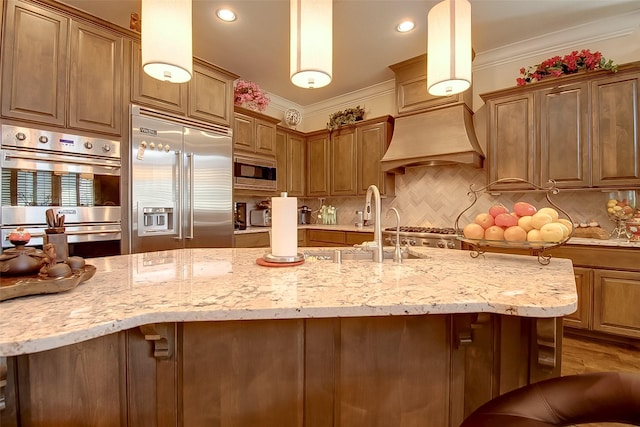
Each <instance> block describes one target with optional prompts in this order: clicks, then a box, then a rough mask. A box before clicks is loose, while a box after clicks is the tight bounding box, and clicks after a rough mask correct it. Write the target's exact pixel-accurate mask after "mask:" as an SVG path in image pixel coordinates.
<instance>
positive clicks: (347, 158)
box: [329, 126, 359, 196]
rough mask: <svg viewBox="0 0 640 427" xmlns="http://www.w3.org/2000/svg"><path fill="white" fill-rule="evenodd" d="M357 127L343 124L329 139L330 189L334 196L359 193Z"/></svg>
mask: <svg viewBox="0 0 640 427" xmlns="http://www.w3.org/2000/svg"><path fill="white" fill-rule="evenodd" d="M356 133H357V129H356V128H355V127H354V126H343V127H340V128H338V129H336V130H334V131H333V132H331V137H330V139H329V159H330V161H329V167H330V178H329V183H330V190H329V194H330V195H332V196H355V195H356V194H357V193H358V183H357V180H358V169H357V168H358V157H359V156H358V144H357V141H356Z"/></svg>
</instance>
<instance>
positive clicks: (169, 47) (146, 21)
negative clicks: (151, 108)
mask: <svg viewBox="0 0 640 427" xmlns="http://www.w3.org/2000/svg"><path fill="white" fill-rule="evenodd" d="M142 21H143V23H142V68H143V69H144V71H145V73H147V74H148V75H150V76H151V77H153V78H156V79H158V80H163V81H168V82H172V83H184V82H187V81H189V80H190V79H191V75H192V74H193V57H192V42H191V38H192V35H191V0H142Z"/></svg>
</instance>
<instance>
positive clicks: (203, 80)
mask: <svg viewBox="0 0 640 427" xmlns="http://www.w3.org/2000/svg"><path fill="white" fill-rule="evenodd" d="M235 77H236V76H235V75H232V74H230V73H228V72H226V71H224V70H222V69H220V68H218V67H216V66H214V65H212V64H204V63H199V62H197V61H195V60H194V64H193V77H192V78H191V80H190V81H189V109H188V113H187V114H188V116H189V117H192V118H194V119H198V120H203V121H205V122H209V123H216V124H219V125H223V126H231V117H232V116H233V80H234V78H235ZM258 134H259V135H260V136H262V135H261V134H260V132H259V133H258ZM269 138H270V140H269V141H268V143H269V144H270V145H269V151H270V152H271V154H273V151H274V150H275V146H274V144H275V135H269ZM264 142H265V141H261V140H259V141H258V143H257V145H256V148H262V146H261V145H260V144H261V143H264Z"/></svg>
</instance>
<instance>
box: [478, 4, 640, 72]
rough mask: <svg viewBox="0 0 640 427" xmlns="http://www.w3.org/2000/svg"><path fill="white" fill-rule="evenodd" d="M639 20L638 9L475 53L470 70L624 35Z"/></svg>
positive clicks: (627, 33) (635, 27)
mask: <svg viewBox="0 0 640 427" xmlns="http://www.w3.org/2000/svg"><path fill="white" fill-rule="evenodd" d="M639 22H640V11H634V12H630V13H626V14H622V15H618V16H615V17H611V18H606V19H601V20H598V21H594V22H590V23H588V24H583V25H578V26H575V27H571V28H566V29H564V30H562V31H556V32H553V33H549V34H545V35H544V36H540V37H533V38H531V39H528V40H523V41H519V42H517V43H511V44H508V45H505V46H501V47H499V48H496V49H491V50H488V51H485V52H479V53H478V54H477V55H476V58H475V60H474V61H473V70H474V71H480V70H484V69H486V68H491V67H495V66H498V65H503V64H507V63H511V62H514V61H518V60H522V59H527V58H531V57H532V56H538V55H547V54H553V53H555V52H557V51H558V50H563V49H567V48H568V49H574V50H575V46H576V45H585V44H588V43H594V42H599V41H604V40H611V39H615V38H620V37H625V36H628V35H631V34H633V33H634V32H635V31H637V29H638V23H639Z"/></svg>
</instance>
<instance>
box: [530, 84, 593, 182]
mask: <svg viewBox="0 0 640 427" xmlns="http://www.w3.org/2000/svg"><path fill="white" fill-rule="evenodd" d="M536 96H537V108H538V111H537V114H538V117H539V121H540V134H539V137H538V141H539V144H540V184H541V185H544V184H545V183H547V182H548V181H549V180H550V179H553V180H554V181H555V182H556V183H557V186H558V187H559V188H576V187H586V186H589V185H590V183H591V179H590V176H589V171H590V169H591V168H590V166H589V153H590V147H589V84H588V83H587V82H580V83H574V84H570V85H564V86H560V87H552V88H548V89H543V90H540V91H537V92H536Z"/></svg>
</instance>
